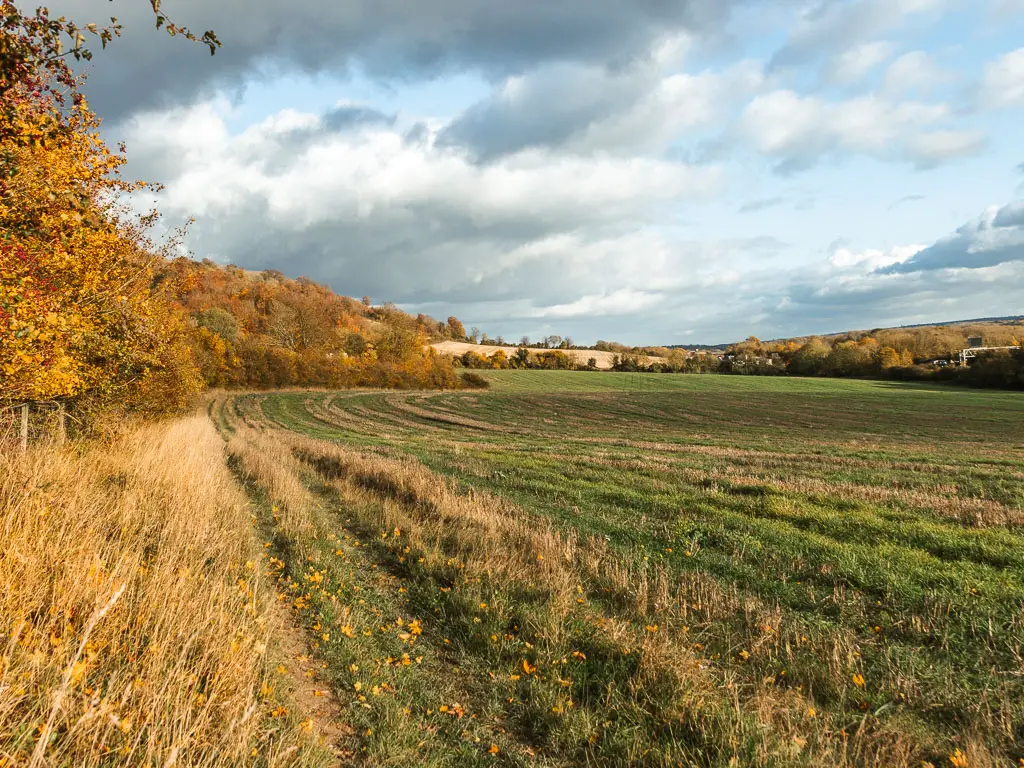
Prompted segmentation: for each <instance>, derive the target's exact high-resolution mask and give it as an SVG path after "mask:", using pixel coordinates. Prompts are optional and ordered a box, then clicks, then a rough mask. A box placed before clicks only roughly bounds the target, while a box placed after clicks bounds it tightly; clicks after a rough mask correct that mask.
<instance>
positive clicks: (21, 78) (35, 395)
mask: <svg viewBox="0 0 1024 768" xmlns="http://www.w3.org/2000/svg"><path fill="white" fill-rule="evenodd" d="M89 31H91V32H93V33H95V34H96V35H97V36H98V37H99V38H100V40H101V41H102V42H103V43H106V42H107V41H108V40H109V39H110V37H111V36H112V35H113V34H114V33H113V32H110V31H109V30H98V29H97V28H95V27H92V28H91V29H90V30H89ZM69 35H70V37H71V43H72V45H71V47H70V50H65V48H66V47H65V45H64V42H63V37H65V36H69ZM83 41H84V34H83V31H82V30H79V29H77V28H76V27H74V26H73V25H72V24H70V23H69V22H67V21H65V20H64V19H58V20H50V19H49V18H48V16H47V14H46V11H45V10H41V11H39V12H38V13H37V14H36V15H35V16H32V17H27V16H24V15H22V14H21V13H20V12H18V10H17V9H16V8H15V6H14V5H13V3H11V2H9V1H8V0H0V97H2V104H3V106H2V108H0V179H2V181H0V395H2V396H3V397H6V398H11V399H32V400H44V399H77V400H79V401H80V402H84V399H89V400H90V401H92V402H102V403H114V402H117V403H120V404H126V405H136V406H143V407H167V406H173V405H180V404H183V403H184V402H185V401H186V400H187V398H188V396H189V395H190V394H191V393H192V392H193V391H195V390H196V389H197V388H198V386H199V379H198V375H197V373H196V370H195V367H194V365H193V363H192V359H191V354H190V352H189V349H188V347H187V345H186V342H185V322H184V317H183V316H182V315H181V314H180V313H179V312H177V311H176V310H175V308H174V307H173V306H172V305H171V304H170V303H169V302H168V301H167V297H166V295H165V294H164V291H165V290H166V288H165V287H161V286H157V285H155V283H154V277H155V272H156V270H157V267H158V262H159V261H160V260H161V257H160V255H159V254H158V253H156V252H155V251H156V249H155V247H154V245H153V243H151V242H150V241H149V239H148V238H147V236H146V231H147V228H148V226H149V225H151V224H152V223H153V221H154V220H155V217H153V216H149V217H142V218H138V217H133V216H131V215H128V214H127V212H126V211H124V210H121V209H119V208H118V207H117V206H116V201H117V199H118V197H119V196H120V195H123V194H124V193H127V192H131V191H133V190H137V189H139V188H140V185H138V184H129V183H126V182H123V181H122V180H120V178H119V176H118V175H117V174H118V170H119V168H120V167H121V166H122V165H123V164H124V162H125V161H124V157H123V156H122V155H121V154H119V153H116V152H112V151H111V150H110V149H109V148H108V147H107V146H106V145H105V144H104V142H103V141H102V139H101V138H100V136H99V121H98V119H97V118H96V116H95V115H94V114H93V113H92V112H91V111H90V109H89V106H88V104H87V103H86V101H85V98H84V97H83V96H82V93H81V89H80V85H81V81H80V79H79V78H77V77H76V76H75V75H74V73H73V72H72V71H71V69H70V67H69V65H68V64H67V56H66V54H67V53H71V54H73V55H74V56H76V57H79V58H87V57H88V56H87V52H85V50H84V48H83V47H82V44H83Z"/></svg>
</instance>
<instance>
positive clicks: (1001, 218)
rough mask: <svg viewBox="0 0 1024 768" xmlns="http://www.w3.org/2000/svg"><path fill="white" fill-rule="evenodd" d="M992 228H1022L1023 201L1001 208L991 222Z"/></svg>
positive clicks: (1023, 216) (1023, 219)
mask: <svg viewBox="0 0 1024 768" xmlns="http://www.w3.org/2000/svg"><path fill="white" fill-rule="evenodd" d="M992 226H993V227H1022V228H1024V201H1022V202H1018V203H1010V204H1008V205H1005V206H1003V207H1002V208H1000V209H999V211H998V212H997V213H996V216H995V218H994V219H993V220H992Z"/></svg>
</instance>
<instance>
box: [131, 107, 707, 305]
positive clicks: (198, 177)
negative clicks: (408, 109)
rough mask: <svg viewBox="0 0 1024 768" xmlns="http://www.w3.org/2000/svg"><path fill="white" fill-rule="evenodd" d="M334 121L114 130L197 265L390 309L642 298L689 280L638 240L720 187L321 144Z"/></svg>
mask: <svg viewBox="0 0 1024 768" xmlns="http://www.w3.org/2000/svg"><path fill="white" fill-rule="evenodd" d="M335 115H336V113H332V114H330V115H328V116H317V115H309V114H302V113H295V112H284V113H279V114H277V115H274V116H272V117H270V118H268V119H267V120H264V121H262V122H261V123H259V124H257V125H255V126H252V127H250V128H248V129H246V130H244V131H242V132H241V133H238V134H232V133H231V132H230V131H229V130H228V128H227V126H226V123H225V118H224V116H223V114H222V113H221V112H220V111H218V108H217V106H216V105H215V104H210V103H207V104H202V105H197V106H195V107H191V108H179V109H176V110H173V111H172V112H169V113H163V112H161V113H149V114H146V115H142V116H140V117H138V118H136V119H135V120H133V121H132V122H131V123H130V124H129V125H128V126H127V129H128V133H129V135H128V141H129V143H130V145H131V147H132V150H133V151H132V155H131V157H132V166H131V170H132V172H134V173H136V174H138V175H140V176H152V175H153V171H160V172H161V173H160V177H161V178H162V180H163V181H164V182H165V189H164V191H163V192H162V193H161V196H160V206H161V209H162V210H164V211H165V213H167V215H168V216H169V217H170V218H171V219H175V218H184V217H186V216H195V217H196V219H197V224H196V227H195V233H194V236H193V239H192V240H191V241H190V243H189V244H190V245H191V246H192V248H193V249H194V250H195V251H196V252H198V253H202V254H203V255H204V256H210V257H212V258H215V259H217V260H220V261H224V262H234V263H237V264H240V265H242V266H246V267H250V268H256V269H261V268H276V269H282V270H284V271H286V272H288V273H290V274H307V275H309V276H310V277H312V278H314V279H317V280H321V281H324V282H329V283H331V284H333V285H335V287H337V288H338V290H340V291H343V292H346V293H351V294H353V295H363V294H369V295H371V296H384V295H386V296H387V297H388V298H390V299H392V300H394V301H396V302H403V303H407V302H411V301H416V302H431V301H438V300H446V301H451V302H461V301H467V300H468V299H470V298H473V299H474V300H477V301H479V300H483V299H494V300H498V299H504V298H508V297H510V296H511V297H515V298H525V297H529V298H531V299H532V300H535V301H536V302H537V306H560V305H571V304H572V303H573V302H575V301H578V300H580V299H581V297H585V296H605V295H612V294H614V292H615V291H616V290H618V289H619V288H623V287H624V288H628V289H631V290H633V291H646V292H651V291H653V290H654V289H655V282H654V281H659V282H660V284H661V285H665V284H668V283H669V282H671V281H672V280H675V279H676V278H675V275H677V274H684V275H688V274H690V273H691V272H692V271H693V270H692V269H691V265H689V264H688V263H687V262H686V261H685V259H684V260H683V261H680V260H679V259H680V258H682V257H681V256H680V255H679V254H677V253H675V252H674V251H673V250H672V249H671V248H670V247H669V246H668V245H667V244H666V242H665V240H664V239H663V238H662V237H661V236H659V235H658V234H657V233H656V232H653V231H648V228H649V227H651V226H652V225H654V224H656V222H658V221H659V220H662V219H664V218H665V217H666V215H667V212H668V211H669V210H670V209H671V208H672V207H674V206H676V205H677V204H678V202H679V201H680V200H686V199H707V198H708V197H711V196H713V195H715V194H717V193H718V192H719V190H720V189H721V184H722V178H721V173H720V171H719V170H718V169H717V168H714V167H696V166H688V165H684V164H680V163H674V162H669V161H666V160H658V159H642V158H635V157H633V158H621V159H619V158H615V157H611V156H605V157H593V158H583V157H574V156H571V155H554V154H550V153H547V152H545V151H542V150H534V151H526V152H521V153H518V154H517V155H515V156H512V157H509V158H507V159H505V160H502V161H500V162H495V163H491V164H489V165H486V166H481V165H475V164H474V163H472V162H471V161H470V159H469V158H468V157H466V156H465V155H464V154H463V153H460V152H458V151H456V150H453V149H451V148H447V147H442V146H440V145H439V144H438V143H437V132H436V130H432V129H429V128H428V129H425V130H426V134H425V135H424V136H423V137H422V138H421V139H420V140H417V141H410V140H409V139H408V138H407V137H406V135H405V133H403V131H402V129H401V127H400V126H397V125H390V124H389V123H388V122H387V121H380V120H376V119H375V120H370V121H357V124H356V126H355V128H353V129H351V130H345V131H343V132H337V131H331V130H328V127H329V124H330V123H331V122H332V121H333V119H334V117H335ZM345 122H346V123H349V122H351V121H345ZM296 135H300V136H301V140H300V141H299V140H295V136H296ZM167 158H174V163H173V165H169V164H168V163H167V160H166V159H167ZM140 205H141V203H140Z"/></svg>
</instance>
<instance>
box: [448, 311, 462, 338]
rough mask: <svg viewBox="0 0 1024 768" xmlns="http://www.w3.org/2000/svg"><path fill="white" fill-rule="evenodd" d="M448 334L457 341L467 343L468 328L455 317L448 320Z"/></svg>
mask: <svg viewBox="0 0 1024 768" xmlns="http://www.w3.org/2000/svg"><path fill="white" fill-rule="evenodd" d="M448 333H449V335H450V336H451V337H452V338H453V339H455V340H457V341H465V339H466V328H465V326H464V325H463V324H462V323H461V322H460V321H459V318H457V317H455V316H454V315H453V316H452V317H449V318H448Z"/></svg>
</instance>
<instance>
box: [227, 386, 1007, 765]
mask: <svg viewBox="0 0 1024 768" xmlns="http://www.w3.org/2000/svg"><path fill="white" fill-rule="evenodd" d="M486 375H487V376H488V378H489V379H490V380H491V383H492V388H491V390H489V391H486V392H456V393H415V394H410V393H394V392H387V393H386V392H341V393H302V392H289V393H273V394H260V395H248V396H241V397H235V398H228V397H224V398H221V399H219V400H218V401H217V402H216V403H215V404H214V406H213V407H212V409H211V413H212V415H213V417H214V419H215V421H216V422H217V423H218V425H219V426H220V428H221V430H222V433H223V434H224V435H225V436H226V437H227V438H228V440H229V443H228V446H229V452H230V453H231V455H232V456H233V457H234V462H235V467H236V471H237V472H238V474H239V476H240V477H242V478H243V479H245V480H246V482H247V483H248V484H249V488H250V492H251V494H252V497H253V499H254V500H255V501H256V503H257V504H258V505H259V508H260V509H261V510H262V516H261V521H262V522H261V525H263V526H264V529H265V531H266V535H267V540H268V544H269V547H268V553H270V554H272V555H273V557H274V558H275V559H274V560H273V561H272V562H273V563H275V567H276V568H277V569H278V571H279V573H280V576H279V579H280V586H281V589H282V593H283V595H285V596H286V597H287V599H288V601H289V602H290V604H291V605H292V607H293V613H294V614H295V616H296V617H297V619H298V621H299V622H300V623H302V624H303V625H304V626H305V628H306V630H307V631H308V633H309V635H310V637H312V638H314V641H315V646H316V647H315V649H314V653H315V654H316V658H317V659H319V661H320V663H321V664H322V665H323V667H324V670H325V674H327V675H328V676H329V677H330V679H331V680H332V683H333V690H334V692H335V695H337V696H338V698H339V700H340V703H341V706H342V708H343V709H344V711H345V713H346V717H347V718H348V719H349V722H350V725H351V728H352V730H351V733H350V734H348V735H347V736H346V743H345V748H346V749H347V750H348V751H349V752H350V754H351V755H353V756H354V757H355V758H356V759H361V760H363V761H365V762H367V763H368V764H374V765H412V764H415V765H453V766H454V765H474V764H479V765H489V764H508V765H519V764H522V765H575V764H593V765H701V766H718V765H721V766H729V765H733V766H744V765H766V766H767V765H779V766H782V765H808V766H812V765H813V766H817V765H886V766H922V765H927V764H928V763H931V764H932V765H958V766H968V765H969V766H1018V765H1024V658H1022V648H1024V398H1022V397H1020V396H1019V395H1016V394H1007V393H996V392H979V391H970V390H960V389H950V388H942V387H931V386H920V385H899V384H892V383H879V382H861V381H850V380H847V381H834V380H811V379H807V380H801V379H788V378H787V379H770V378H753V377H751V378H746V377H725V376H656V375H645V376H640V375H630V374H614V373H570V372H564V373H563V372H541V371H538V372H532V371H494V372H488V373H486Z"/></svg>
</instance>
